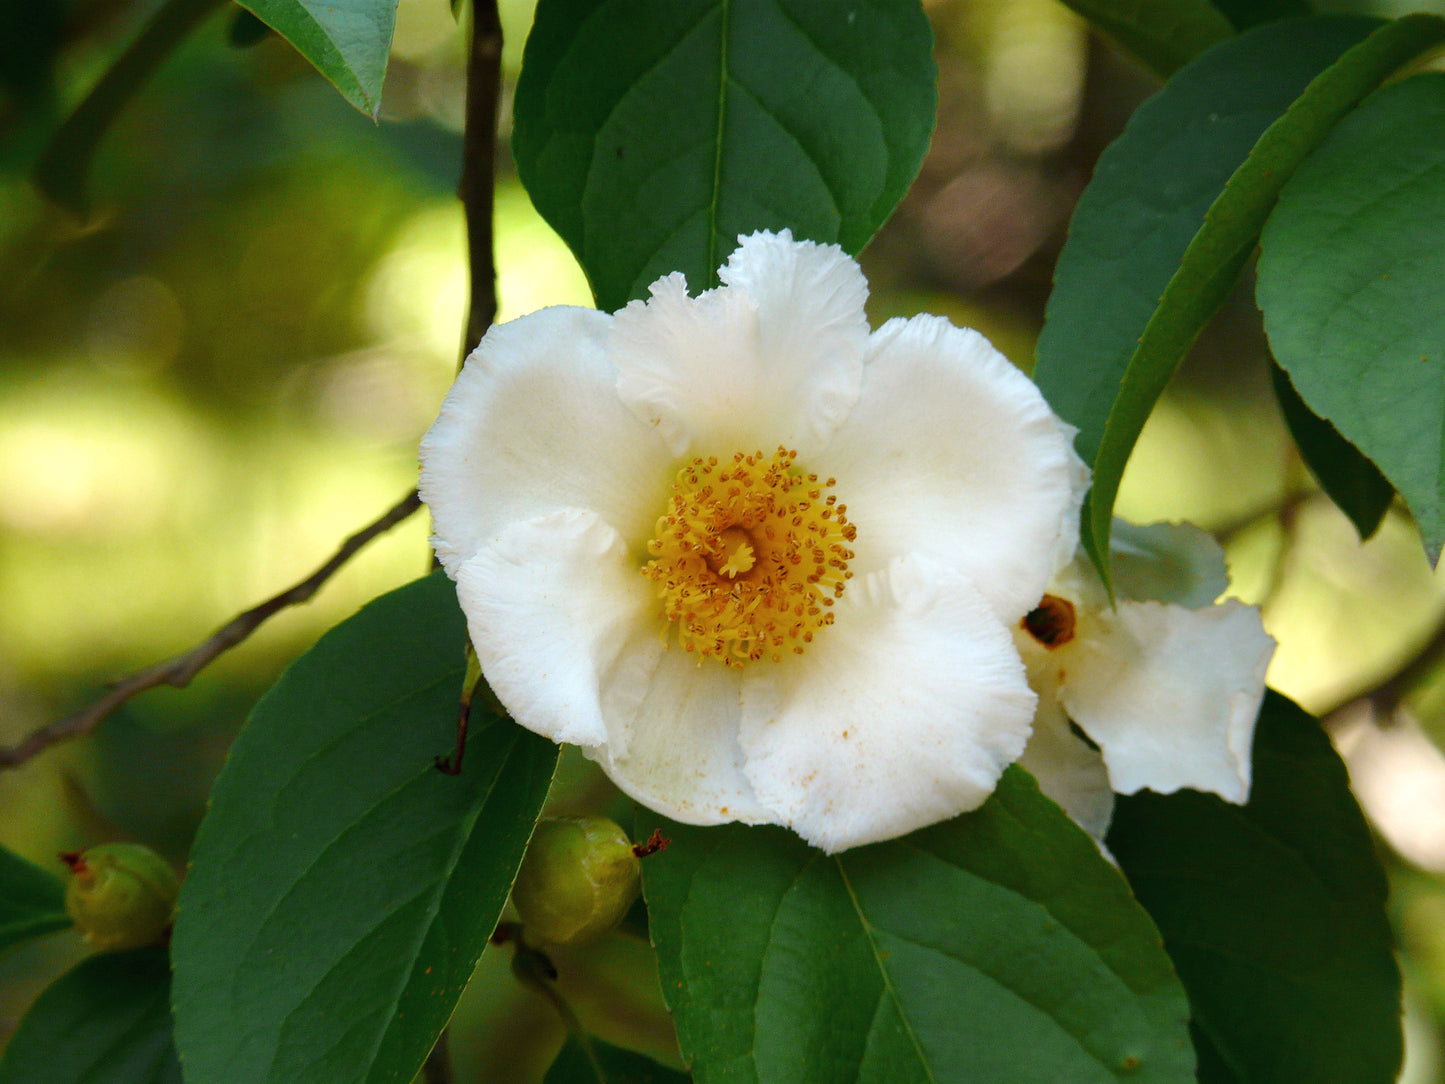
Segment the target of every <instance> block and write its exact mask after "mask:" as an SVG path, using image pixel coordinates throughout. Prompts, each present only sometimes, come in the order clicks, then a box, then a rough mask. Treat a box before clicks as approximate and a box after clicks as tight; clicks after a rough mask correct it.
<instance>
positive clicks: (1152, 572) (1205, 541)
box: [1109, 518, 1229, 610]
mask: <svg viewBox="0 0 1445 1084" xmlns="http://www.w3.org/2000/svg"><path fill="white" fill-rule="evenodd" d="M1109 559H1110V565H1111V569H1110V573H1111V575H1112V577H1113V580H1114V590H1115V591H1117V592H1118V593H1119V595H1120V596H1121V597H1123V598H1130V599H1137V600H1139V601H1143V600H1144V599H1152V600H1154V601H1155V602H1172V603H1174V604H1175V605H1176V606H1186V607H1188V608H1189V609H1191V610H1197V609H1199V608H1200V607H1201V606H1208V605H1209V604H1210V603H1211V602H1213V601H1214V600H1215V599H1217V598H1218V597H1219V596H1220V595H1222V594H1224V592H1225V591H1227V590H1228V589H1229V569H1228V568H1227V567H1226V565H1225V562H1224V550H1222V549H1221V548H1220V546H1219V543H1218V542H1216V541H1215V540H1214V539H1213V538H1212V537H1210V536H1209V535H1207V534H1205V533H1204V532H1203V531H1201V530H1200V529H1199V528H1198V527H1196V526H1194V525H1193V524H1192V523H1148V524H1137V523H1130V522H1128V521H1127V520H1123V519H1118V518H1116V519H1115V520H1114V527H1113V530H1112V531H1111V532H1110V535H1109Z"/></svg>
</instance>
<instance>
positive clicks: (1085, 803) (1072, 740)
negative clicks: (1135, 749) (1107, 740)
mask: <svg viewBox="0 0 1445 1084" xmlns="http://www.w3.org/2000/svg"><path fill="white" fill-rule="evenodd" d="M1019 635H1027V634H1026V633H1025V634H1019ZM1015 639H1016V640H1017V639H1018V637H1017V636H1016V637H1015ZM1020 647H1021V653H1022V654H1023V657H1024V663H1025V664H1026V665H1027V667H1028V672H1029V685H1030V686H1031V687H1032V688H1033V690H1034V692H1036V693H1038V695H1039V706H1038V710H1037V712H1036V714H1035V715H1034V729H1033V733H1032V734H1030V735H1029V744H1028V745H1027V746H1026V747H1025V748H1024V752H1023V756H1021V757H1019V764H1020V765H1021V766H1022V767H1024V768H1026V769H1027V770H1028V771H1029V773H1030V774H1031V775H1032V776H1033V777H1034V778H1035V779H1036V780H1038V784H1039V789H1040V790H1041V791H1043V792H1044V794H1046V795H1048V796H1049V797H1050V798H1052V799H1053V800H1054V801H1056V802H1058V803H1059V805H1060V806H1061V807H1062V808H1063V810H1064V812H1065V813H1067V814H1068V815H1069V816H1070V817H1072V818H1073V820H1074V823H1075V824H1077V825H1079V826H1080V827H1081V828H1083V829H1084V831H1086V832H1088V833H1089V835H1091V836H1093V838H1094V840H1095V842H1097V843H1099V844H1102V843H1103V842H1104V835H1105V834H1106V833H1107V832H1108V831H1109V821H1110V820H1111V819H1112V818H1113V816H1114V791H1113V788H1112V787H1111V786H1110V785H1109V772H1108V770H1107V769H1106V768H1105V767H1104V758H1103V756H1102V755H1100V753H1099V751H1098V750H1097V749H1093V748H1091V747H1090V746H1089V745H1088V743H1087V742H1085V741H1083V740H1081V739H1080V738H1079V737H1078V735H1076V734H1075V733H1074V732H1073V731H1072V730H1071V729H1070V728H1069V718H1068V716H1067V715H1065V714H1064V710H1063V708H1062V706H1060V704H1059V691H1058V681H1057V676H1056V674H1055V672H1054V668H1052V667H1051V666H1049V659H1050V657H1051V655H1052V653H1051V652H1049V651H1048V650H1047V649H1045V648H1043V647H1040V646H1038V645H1036V644H1021V645H1020Z"/></svg>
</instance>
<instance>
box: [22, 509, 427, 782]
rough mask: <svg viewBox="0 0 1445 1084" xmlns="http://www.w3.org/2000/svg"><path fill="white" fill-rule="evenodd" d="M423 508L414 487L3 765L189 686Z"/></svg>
mask: <svg viewBox="0 0 1445 1084" xmlns="http://www.w3.org/2000/svg"><path fill="white" fill-rule="evenodd" d="M420 507H421V498H420V497H418V496H417V493H416V490H412V491H411V492H410V493H408V494H407V495H406V496H405V497H403V498H402V499H401V500H400V501H399V502H397V504H395V505H394V506H392V507H391V508H390V509H388V510H387V511H386V512H385V513H384V514H383V515H382V516H381V517H380V518H379V519H377V520H375V521H374V522H373V523H371V524H369V525H368V526H366V527H363V528H362V529H361V530H359V531H357V532H356V533H355V534H354V535H352V536H351V537H350V538H348V539H347V540H346V541H345V542H343V543H342V544H341V548H340V549H338V550H337V551H336V553H335V554H334V555H333V556H332V558H331V560H329V561H327V562H326V563H325V564H324V565H322V566H321V567H320V568H318V569H317V570H316V571H315V572H313V573H312V574H311V575H309V576H307V577H306V578H305V579H304V580H302V581H301V582H300V583H298V584H295V585H294V586H292V587H290V588H287V589H286V590H285V591H282V592H281V593H280V594H279V595H275V596H273V597H272V598H269V599H267V600H266V601H265V602H263V603H261V604H260V605H259V606H253V607H252V608H251V609H249V610H247V611H246V612H245V613H243V614H238V615H237V616H235V617H233V618H232V619H231V620H230V621H228V622H227V623H226V624H224V625H222V626H221V627H220V628H219V629H217V630H216V631H215V632H213V633H211V635H210V636H208V637H206V639H205V640H203V641H201V643H199V644H197V645H196V646H195V647H193V648H191V650H189V651H187V652H185V653H183V654H181V655H177V656H176V657H175V658H173V659H169V660H167V661H166V662H162V663H157V664H156V665H154V666H151V667H147V668H146V669H144V670H140V671H137V672H136V673H134V674H132V675H131V676H130V677H128V678H125V679H124V680H122V681H120V682H117V683H116V684H115V685H113V686H111V689H110V691H109V692H108V693H106V694H105V695H104V696H102V697H101V698H100V699H99V700H96V701H94V702H93V703H91V704H90V705H88V706H87V707H85V708H82V709H81V710H80V711H78V712H76V713H75V714H74V715H68V716H66V717H65V718H64V719H61V720H59V721H58V722H54V723H50V724H48V725H46V726H43V727H41V728H40V729H38V730H36V731H34V732H32V733H31V734H30V735H29V736H28V737H27V738H25V739H24V740H23V741H21V742H20V743H19V744H18V745H13V746H10V747H8V748H6V747H0V769H4V768H14V767H17V766H18V765H21V764H24V763H25V762H26V761H27V760H29V759H30V758H31V757H33V756H35V755H36V754H37V753H39V752H41V751H42V750H44V749H47V748H49V747H50V746H52V745H54V744H55V743H57V742H61V741H66V740H68V739H70V738H78V737H81V736H82V735H84V734H89V733H90V732H91V731H92V730H94V729H95V728H96V727H97V726H98V725H100V722H101V720H103V719H104V718H105V717H106V716H107V715H109V714H110V713H111V712H113V711H115V709H116V708H118V707H120V706H121V705H122V704H124V703H125V702H126V701H127V700H130V699H131V698H132V697H134V696H137V695H139V694H140V693H143V692H145V691H146V690H147V689H154V688H155V687H156V686H157V685H171V686H174V687H175V688H177V689H179V688H183V687H184V686H186V685H189V684H190V682H191V679H192V678H193V677H195V676H196V675H197V674H198V673H200V672H201V670H203V669H204V668H205V667H206V666H208V665H209V664H210V663H211V662H212V661H213V660H214V659H215V658H216V657H217V656H218V655H220V654H221V653H222V652H224V651H227V650H229V649H230V648H233V647H235V646H236V645H237V644H239V643H240V642H241V641H242V640H244V639H246V637H248V636H250V635H251V633H253V632H255V631H256V629H258V628H259V627H260V626H261V625H262V624H263V623H264V622H265V621H266V620H267V618H269V617H271V616H272V615H273V614H275V613H278V612H279V611H281V610H284V609H286V608H288V607H290V606H299V605H300V604H301V603H303V602H306V601H308V600H309V599H310V598H311V596H312V595H314V594H316V592H317V591H319V590H320V589H321V585H322V584H324V583H325V582H326V581H327V580H329V579H330V578H331V577H332V576H333V575H335V574H336V572H337V570H338V569H340V568H341V566H342V565H344V564H346V562H347V561H349V560H350V559H351V557H352V556H353V555H354V554H355V553H356V551H357V550H359V549H361V547H362V546H364V545H366V544H367V543H368V542H370V541H371V540H372V539H373V538H375V537H376V536H377V535H379V534H383V533H385V532H386V531H389V530H390V529H391V528H392V527H395V526H396V525H397V524H398V523H400V522H401V521H402V520H404V519H406V518H407V517H408V516H410V515H411V514H412V513H413V512H415V511H416V510H417V509H418V508H420Z"/></svg>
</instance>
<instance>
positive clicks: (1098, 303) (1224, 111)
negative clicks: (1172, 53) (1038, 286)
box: [1034, 15, 1445, 581]
mask: <svg viewBox="0 0 1445 1084" xmlns="http://www.w3.org/2000/svg"><path fill="white" fill-rule="evenodd" d="M1372 26H1378V27H1379V29H1377V30H1375V31H1374V33H1372V34H1370V36H1369V37H1368V38H1366V39H1365V40H1364V41H1362V42H1359V44H1357V45H1354V46H1353V47H1351V45H1352V43H1353V42H1355V41H1357V40H1358V39H1359V38H1360V37H1362V36H1363V35H1364V34H1365V33H1366V32H1367V31H1369V30H1370V28H1371V27H1372ZM1441 40H1445V20H1441V19H1438V18H1436V17H1434V16H1424V15H1420V16H1408V17H1406V18H1404V19H1400V20H1398V21H1396V22H1393V23H1386V24H1384V25H1383V26H1381V25H1380V24H1379V23H1378V22H1374V21H1370V20H1362V19H1355V18H1333V17H1319V18H1312V19H1296V20H1286V21H1283V22H1276V23H1269V24H1267V25H1265V26H1262V27H1259V28H1258V29H1256V30H1253V31H1251V32H1250V33H1248V34H1244V35H1241V36H1240V37H1238V38H1235V39H1233V40H1232V41H1228V42H1225V43H1224V44H1223V45H1220V46H1217V47H1215V48H1214V49H1212V50H1210V51H1209V52H1208V53H1206V54H1205V55H1204V56H1202V57H1200V58H1199V60H1197V61H1195V62H1194V63H1193V64H1191V65H1189V66H1188V67H1187V68H1185V69H1183V70H1182V71H1181V72H1180V73H1179V74H1178V76H1176V77H1175V79H1174V80H1172V81H1171V82H1170V84H1169V85H1168V86H1166V87H1165V88H1164V90H1163V91H1161V92H1160V93H1159V94H1158V95H1156V96H1155V97H1154V98H1152V99H1150V100H1149V101H1148V102H1146V103H1145V104H1144V105H1143V106H1141V107H1140V109H1139V111H1138V112H1137V113H1136V114H1135V116H1134V118H1133V120H1132V121H1131V122H1130V124H1129V126H1128V128H1127V129H1126V130H1125V132H1124V134H1123V135H1122V136H1121V137H1120V138H1119V139H1118V140H1116V141H1115V143H1114V144H1112V145H1111V146H1110V148H1109V149H1108V150H1107V151H1106V152H1105V154H1104V156H1103V157H1102V158H1101V159H1100V162H1099V167H1098V169H1097V170H1096V171H1095V174H1094V180H1093V182H1092V183H1091V184H1090V186H1089V189H1088V190H1087V191H1086V193H1085V196H1084V199H1083V200H1081V201H1080V204H1079V207H1078V210H1077V211H1076V212H1075V214H1074V219H1073V224H1072V226H1071V227H1070V235H1069V241H1068V243H1067V245H1066V246H1065V249H1064V252H1063V253H1062V254H1061V256H1060V260H1059V266H1058V269H1057V270H1056V272H1055V289H1054V293H1053V296H1052V297H1051V298H1050V301H1049V308H1048V313H1047V322H1046V324H1045V326H1044V331H1043V334H1042V336H1041V337H1040V340H1039V361H1038V366H1037V368H1036V369H1035V373H1034V377H1035V379H1036V380H1037V381H1038V383H1039V386H1040V387H1041V388H1043V389H1044V393H1045V395H1046V396H1047V397H1048V399H1049V401H1050V402H1051V403H1052V404H1053V406H1054V409H1055V410H1057V411H1058V412H1059V414H1060V415H1061V416H1062V417H1063V418H1064V419H1065V420H1066V421H1069V422H1071V423H1072V424H1074V425H1076V426H1078V427H1079V430H1080V433H1079V437H1078V439H1077V446H1078V448H1079V453H1080V455H1082V456H1083V457H1084V459H1085V460H1086V461H1088V462H1090V463H1091V464H1092V465H1093V469H1094V484H1093V489H1092V490H1091V492H1090V494H1089V498H1088V500H1087V502H1086V504H1085V508H1084V527H1085V529H1084V532H1083V535H1084V543H1085V546H1086V548H1087V549H1088V550H1089V553H1090V555H1091V556H1092V557H1093V559H1094V563H1095V564H1096V565H1098V566H1099V567H1100V571H1101V573H1102V574H1103V575H1104V576H1105V579H1106V581H1107V576H1108V570H1107V568H1106V567H1105V561H1104V559H1103V555H1106V554H1107V553H1108V551H1109V550H1108V540H1109V529H1110V524H1111V520H1112V516H1113V509H1114V498H1115V497H1116V495H1117V494H1118V490H1119V480H1120V478H1121V477H1122V476H1123V473H1124V465H1125V463H1126V462H1127V461H1128V458H1129V453H1130V452H1131V451H1132V450H1133V448H1134V442H1135V441H1136V440H1137V439H1138V436H1139V433H1140V431H1141V430H1142V429H1143V426H1144V422H1145V421H1146V420H1147V419H1148V417H1149V413H1150V411H1151V410H1152V409H1153V407H1154V403H1155V401H1156V400H1157V399H1158V397H1159V394H1160V393H1161V392H1162V391H1163V390H1164V386H1165V385H1166V384H1167V383H1168V382H1169V378H1170V376H1171V375H1172V374H1173V372H1174V369H1175V368H1176V367H1177V365H1178V363H1179V361H1180V359H1181V358H1182V357H1183V356H1184V354H1185V353H1186V352H1187V351H1188V349H1189V347H1190V345H1191V344H1192V343H1193V342H1194V339H1195V337H1196V336H1197V335H1198V334H1199V331H1200V329H1201V328H1202V327H1203V326H1204V324H1205V322H1206V321H1207V320H1208V319H1209V318H1210V317H1211V316H1212V315H1213V314H1214V312H1215V310H1216V309H1217V308H1218V307H1219V305H1220V304H1221V303H1222V302H1223V300H1224V299H1225V297H1226V296H1227V295H1228V293H1229V291H1230V289H1231V288H1232V287H1233V284H1234V281H1235V278H1236V276H1237V274H1238V272H1239V270H1240V268H1241V267H1242V266H1243V265H1244V263H1245V261H1246V260H1247V259H1248V258H1249V255H1250V253H1251V252H1252V251H1253V249H1254V244H1255V240H1256V238H1257V237H1258V236H1259V231H1260V228H1261V227H1262V226H1263V225H1264V220H1265V217H1266V216H1267V215H1268V214H1269V212H1270V210H1271V209H1272V208H1273V206H1274V202H1275V198H1276V196H1277V195H1278V193H1279V190H1280V188H1281V186H1282V185H1283V184H1284V182H1285V181H1286V180H1288V178H1289V176H1290V174H1291V173H1293V172H1294V170H1295V168H1296V166H1298V164H1299V163H1300V161H1301V160H1302V159H1303V158H1304V157H1305V156H1306V155H1308V154H1309V152H1310V151H1311V150H1312V149H1313V148H1314V147H1315V146H1317V145H1318V144H1319V143H1320V141H1321V140H1322V139H1323V138H1324V137H1325V135H1326V134H1328V132H1329V130H1330V129H1331V128H1332V127H1333V126H1334V124H1335V123H1336V122H1337V121H1338V120H1339V119H1340V117H1342V116H1343V115H1344V114H1346V113H1347V112H1349V110H1350V109H1352V108H1353V107H1354V105H1355V104H1356V103H1357V102H1358V101H1359V100H1360V99H1361V98H1362V97H1364V95H1365V94H1366V93H1368V92H1369V91H1370V90H1371V89H1372V88H1374V87H1375V86H1376V85H1378V84H1379V82H1380V81H1381V80H1382V79H1384V78H1385V77H1387V76H1388V75H1389V74H1390V73H1391V72H1393V71H1395V70H1396V69H1397V68H1398V67H1399V66H1400V65H1401V64H1403V63H1405V62H1406V61H1408V60H1410V59H1411V58H1412V57H1415V56H1417V55H1419V54H1420V53H1421V52H1424V51H1425V50H1427V49H1429V48H1430V47H1432V46H1433V45H1435V44H1436V43H1438V42H1440V41H1441ZM1342 53H1343V55H1340V54H1342ZM1336 57H1338V60H1335V59H1334V58H1336ZM1332 60H1333V61H1334V62H1333V63H1331V61H1332ZM1322 68H1323V69H1324V71H1323V72H1321V73H1320V74H1319V75H1318V76H1317V77H1313V76H1314V73H1315V72H1319V71H1320V69H1322ZM1312 77H1313V78H1312ZM1306 83H1307V84H1308V86H1307V88H1306V86H1305V85H1306ZM1301 90H1303V91H1304V92H1303V93H1302V94H1300V93H1299V92H1300V91H1301ZM1296 95H1298V98H1297V100H1294V101H1293V104H1289V103H1290V102H1291V100H1292V99H1295V98H1296ZM1286 105H1288V109H1287V110H1286V109H1285V106H1286ZM1282 110H1284V113H1283V116H1279V113H1280V112H1281V111H1282ZM1260 133H1262V134H1260ZM1256 137H1257V139H1258V142H1255V140H1256ZM1236 166H1237V167H1238V168H1235V167H1236ZM1347 435H1348V434H1347ZM1357 443H1358V442H1357ZM1386 473H1387V474H1388V473H1389V472H1388V471H1387V472H1386Z"/></svg>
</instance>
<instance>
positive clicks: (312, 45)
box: [236, 0, 398, 117]
mask: <svg viewBox="0 0 1445 1084" xmlns="http://www.w3.org/2000/svg"><path fill="white" fill-rule="evenodd" d="M236 2H237V3H239V4H240V5H241V6H242V7H243V8H245V9H246V10H248V11H250V12H251V13H252V14H253V15H255V16H256V18H258V19H260V20H261V21H262V22H263V23H265V24H266V25H267V26H269V27H270V28H271V29H272V30H274V31H276V33H278V34H280V35H281V36H282V37H283V38H285V39H286V40H287V41H289V42H290V43H291V44H292V46H294V47H295V49H296V51H297V52H298V53H300V54H301V55H302V56H304V57H305V58H306V59H307V60H309V61H310V62H311V63H312V64H313V65H314V66H315V68H316V70H317V71H319V72H320V73H321V74H322V75H324V76H326V78H327V79H328V80H329V81H330V83H331V85H332V86H334V87H335V88H336V89H337V90H339V91H341V96H342V97H343V98H345V99H346V100H347V101H348V102H350V103H351V104H352V105H354V106H356V108H357V109H360V110H361V111H362V112H363V113H365V114H366V115H367V116H370V117H375V116H376V115H377V113H378V111H379V110H380V109H381V83H382V80H383V79H384V78H385V77H386V61H387V57H388V56H389V55H390V54H391V35H392V31H394V30H395V29H396V5H397V2H398V0H236Z"/></svg>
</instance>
